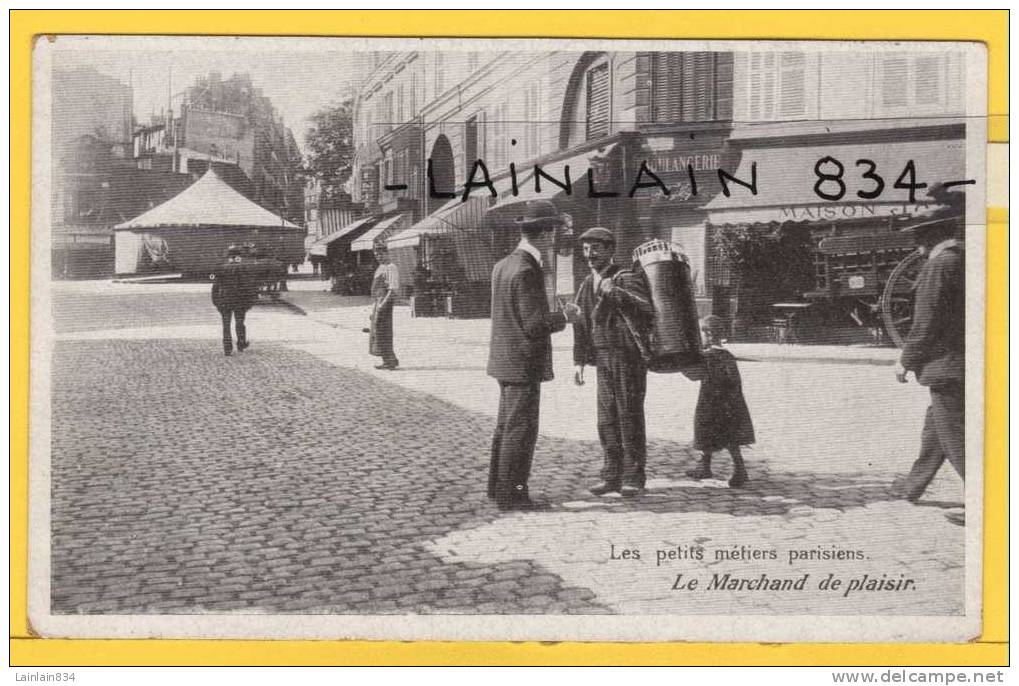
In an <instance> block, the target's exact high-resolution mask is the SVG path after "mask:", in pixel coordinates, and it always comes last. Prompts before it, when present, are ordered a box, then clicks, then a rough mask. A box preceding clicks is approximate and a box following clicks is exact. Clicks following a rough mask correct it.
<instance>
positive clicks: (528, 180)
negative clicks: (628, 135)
mask: <svg viewBox="0 0 1019 686" xmlns="http://www.w3.org/2000/svg"><path fill="white" fill-rule="evenodd" d="M615 146H616V144H615V143H610V144H609V145H606V146H603V147H601V148H595V149H593V150H588V151H587V152H582V153H580V154H579V155H574V156H572V157H567V158H565V159H561V160H555V161H553V162H538V163H537V166H538V167H540V168H541V171H542V172H544V173H545V174H548V175H549V176H551V177H552V178H553V179H556V180H558V181H560V182H564V181H565V179H566V167H569V168H570V184H571V189H570V190H571V194H572V195H575V196H581V197H584V196H586V195H587V170H588V169H590V168H591V164H592V162H593V161H594V160H596V159H601V158H604V157H606V156H607V155H608V154H609V153H610V152H612V149H613V148H614V147H615ZM535 176H537V175H536V174H535V173H534V167H533V166H531V167H529V168H527V169H526V171H522V172H521V173H520V174H519V175H518V176H517V189H518V193H517V195H513V191H512V188H511V186H510V183H509V181H508V180H506V181H505V185H504V187H502V188H500V193H499V199H498V201H497V202H496V203H495V204H494V205H493V206H492V207H491V208H489V210H488V214H489V216H490V217H492V216H499V217H504V218H507V219H516V215H519V214H521V213H522V205H521V203H524V202H526V201H528V200H539V199H544V200H551V199H552V198H555V197H557V196H562V195H565V193H566V191H564V190H563V189H562V188H560V187H559V186H557V185H555V184H554V183H552V182H551V181H549V180H548V179H545V178H541V177H540V176H539V177H538V184H539V185H540V186H541V191H540V192H539V191H538V190H537V188H536V183H535ZM514 213H515V214H514Z"/></svg>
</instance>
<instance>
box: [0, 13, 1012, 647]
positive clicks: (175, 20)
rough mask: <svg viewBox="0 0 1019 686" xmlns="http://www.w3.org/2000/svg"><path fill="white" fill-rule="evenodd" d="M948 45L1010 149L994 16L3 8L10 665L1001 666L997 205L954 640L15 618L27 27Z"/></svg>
mask: <svg viewBox="0 0 1019 686" xmlns="http://www.w3.org/2000/svg"><path fill="white" fill-rule="evenodd" d="M65 33H89V34H91V33H99V34H202V33H205V34H210V33H215V34H225V33H229V34H231V35H304V36H465V37H489V36H491V37H505V36H512V37H528V38H539V37H549V38H554V37H574V38H669V39H742V38H747V39H753V38H768V39H797V40H809V39H817V40H878V39H880V40H952V41H976V42H981V43H984V44H986V45H987V48H988V60H989V64H988V69H989V72H988V97H989V103H988V114H989V119H988V138H989V139H990V142H1008V86H1007V79H1008V12H1007V10H980V11H976V10H951V11H941V10H937V11H935V10H895V11H889V10H855V11H854V10H840V11H820V10H809V11H798V10H739V11H724V10H698V11H654V10H641V11H624V10H612V11H593V10H587V11H579V10H578V11H563V10H555V11H553V10H525V11H497V12H492V11H453V10H432V11H427V10H420V11H404V10H401V11H381V10H374V11H237V10H215V11H210V10H181V11H144V10H137V11H83V10H73V11H70V10H61V11H43V10H13V11H12V12H11V15H10V78H11V92H10V102H11V129H10V131H11V136H10V141H11V167H10V179H11V186H10V206H11V216H10V250H11V257H10V260H11V262H10V269H11V276H10V330H11V334H10V335H11V338H10V345H11V360H10V373H11V377H10V378H11V382H10V384H11V385H10V426H11V434H10V436H11V438H10V489H11V490H10V526H11V532H10V533H11V549H10V554H11V588H10V601H11V602H10V637H11V638H10V662H11V665H14V666H64V665H80V666H86V665H152V664H155V665H288V664H293V665H363V664H382V665H406V664H429V665H465V664H491V665H513V664H549V665H566V664H588V665H613V664H616V665H670V664H687V665H829V664H835V665H881V666H885V665H888V666H908V665H1006V664H1008V609H1007V608H1008V559H1007V556H1008V543H1007V536H1008V424H1007V421H1008V420H1007V406H1008V386H1007V379H1008V328H1007V327H1008V234H1007V227H1008V210H1007V208H991V210H990V211H989V213H988V227H987V231H988V236H987V259H988V265H987V325H986V334H987V353H986V365H987V366H986V409H985V421H986V433H985V470H984V484H985V493H984V507H985V511H984V520H985V536H984V541H985V546H984V567H983V569H984V598H983V607H984V626H983V633H982V635H981V637H980V638H979V639H978V640H977V641H975V642H972V643H968V644H731V643H730V644H708V643H640V644H624V643H555V644H547V643H544V644H543V643H537V642H525V643H495V642H484V643H481V642H478V643H449V642H417V643H408V642H369V641H213V640H205V641H183V640H145V641H140V640H46V639H40V638H35V637H33V636H32V634H31V631H30V629H29V627H28V624H27V559H28V550H27V547H28V523H27V512H28V498H27V493H28V388H29V301H30V298H29V284H30V280H29V244H30V226H31V220H30V201H31V154H30V141H31V65H32V55H31V50H32V42H33V40H34V37H35V36H36V35H39V34H65Z"/></svg>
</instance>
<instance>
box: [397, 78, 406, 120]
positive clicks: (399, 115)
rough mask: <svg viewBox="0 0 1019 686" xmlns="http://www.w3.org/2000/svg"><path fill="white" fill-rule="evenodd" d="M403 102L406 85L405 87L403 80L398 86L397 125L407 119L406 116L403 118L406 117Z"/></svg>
mask: <svg viewBox="0 0 1019 686" xmlns="http://www.w3.org/2000/svg"><path fill="white" fill-rule="evenodd" d="M403 102H404V87H403V82H400V84H399V85H398V86H397V87H396V121H397V125H399V124H402V123H403V122H404V121H405V120H404V118H403V117H404V111H403Z"/></svg>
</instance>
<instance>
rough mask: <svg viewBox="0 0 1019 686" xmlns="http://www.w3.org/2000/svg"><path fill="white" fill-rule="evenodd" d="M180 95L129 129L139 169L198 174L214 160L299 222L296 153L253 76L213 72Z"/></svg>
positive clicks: (233, 181) (251, 194) (258, 198)
mask: <svg viewBox="0 0 1019 686" xmlns="http://www.w3.org/2000/svg"><path fill="white" fill-rule="evenodd" d="M182 97H183V101H182V103H181V104H180V106H179V110H178V112H176V113H174V112H172V111H171V112H164V113H162V114H160V115H158V116H157V117H154V118H153V121H152V122H150V124H149V125H147V126H144V127H140V128H139V129H138V130H137V131H136V132H135V134H134V157H135V159H136V160H137V167H138V168H139V169H151V170H154V171H155V170H158V171H170V172H175V173H179V174H189V175H191V176H193V177H195V178H197V177H198V176H200V175H201V174H204V173H205V171H206V169H208V167H209V165H213V166H215V167H216V171H217V173H218V174H220V176H222V177H223V178H224V179H225V180H226V181H228V182H229V183H230V185H231V186H233V187H234V188H236V189H237V190H238V191H240V192H241V193H243V194H244V195H245V196H247V197H248V198H250V199H251V200H254V201H255V202H257V203H258V204H259V205H261V206H263V207H265V208H266V209H268V210H270V211H272V212H274V213H276V214H278V215H280V216H282V217H284V218H285V219H287V221H291V222H294V223H297V224H303V222H304V219H305V217H304V197H305V194H304V178H303V175H302V173H301V169H302V163H301V154H300V150H299V149H298V147H297V142H296V140H295V139H294V135H293V133H292V132H291V130H290V129H289V128H288V127H286V126H285V125H284V123H283V121H282V119H280V117H279V116H278V114H277V113H276V110H275V108H274V107H273V106H272V103H271V102H270V101H269V99H268V98H267V97H266V96H265V95H263V94H262V91H261V89H259V88H257V87H255V86H254V84H253V83H252V81H251V77H250V76H248V75H247V74H234V75H233V76H231V77H230V78H228V79H223V78H222V76H221V75H220V74H218V73H217V72H212V73H210V74H209V75H208V76H206V77H203V78H200V79H198V81H197V82H196V83H195V84H194V85H192V86H191V87H189V88H188V89H186V90H185V91H184V93H183V94H182ZM231 167H232V168H233V169H231ZM238 172H240V173H238Z"/></svg>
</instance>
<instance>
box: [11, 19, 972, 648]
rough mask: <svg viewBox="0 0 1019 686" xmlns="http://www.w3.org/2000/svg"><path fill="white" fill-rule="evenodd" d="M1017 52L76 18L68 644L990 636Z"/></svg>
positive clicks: (39, 131) (67, 163) (63, 194)
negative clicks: (988, 325) (992, 75)
mask: <svg viewBox="0 0 1019 686" xmlns="http://www.w3.org/2000/svg"><path fill="white" fill-rule="evenodd" d="M986 84H987V53H986V49H985V48H984V46H983V45H980V44H975V43H953V42H937V43H934V42H900V43H894V42H878V41H873V42H824V41H812V42H792V41H789V42H782V41H756V40H754V41H751V40H747V41H638V40H614V39H599V40H572V39H571V40H564V39H557V40H546V39H540V40H538V39H533V40H531V39H528V40H523V39H492V40H471V39H437V38H422V39H414V40H411V39H397V38H311V37H308V38H267V37H261V38H259V37H247V38H241V37H199V36H92V35H56V36H50V37H47V38H46V39H45V40H38V41H37V42H36V45H35V50H34V60H33V93H34V96H33V139H32V154H33V160H32V185H33V208H32V226H31V234H32V265H31V266H32V281H31V297H32V311H31V340H32V343H31V346H32V359H31V416H30V501H29V505H30V522H29V524H30V546H29V619H30V624H31V626H32V628H33V630H34V631H36V632H37V633H38V634H39V635H41V636H45V637H111V638H123V637H132V638H145V637H165V638H187V637H195V638H199V637H223V638H294V639H299V638H323V639H327V638H328V639H338V638H355V639H373V640H382V639H390V640H394V639H399V640H542V641H559V640H588V641H591V640H597V641H665V640H668V641H740V642H744V641H757V642H760V641H825V642H848V643H854V642H859V643H863V642H876V641H901V642H912V643H918V642H963V641H968V640H970V639H972V638H974V637H975V636H978V635H979V634H980V628H981V618H982V608H981V598H982V589H983V586H982V572H983V570H982V564H981V559H982V557H981V556H982V540H983V521H982V509H983V497H982V493H983V455H984V446H983V435H984V433H983V413H984V391H983V389H984V321H985V315H986V312H985V298H984V292H985V264H986V255H985V252H986V247H985V246H986V237H985V223H986V217H985V215H986V211H985V206H986V195H985V193H986V191H985V189H986V184H987V178H986V176H987V170H986V149H987V122H986V115H987V105H986V101H987V85H986Z"/></svg>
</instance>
